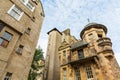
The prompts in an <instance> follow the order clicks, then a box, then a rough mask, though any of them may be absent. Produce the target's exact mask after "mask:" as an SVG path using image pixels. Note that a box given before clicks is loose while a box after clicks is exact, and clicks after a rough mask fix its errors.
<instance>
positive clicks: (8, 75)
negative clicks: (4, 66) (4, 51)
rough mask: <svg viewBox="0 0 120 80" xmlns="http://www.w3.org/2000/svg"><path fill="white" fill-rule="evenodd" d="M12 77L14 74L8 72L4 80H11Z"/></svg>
mask: <svg viewBox="0 0 120 80" xmlns="http://www.w3.org/2000/svg"><path fill="white" fill-rule="evenodd" d="M11 77H12V73H10V72H7V74H6V76H5V78H4V80H11Z"/></svg>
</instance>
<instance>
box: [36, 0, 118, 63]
mask: <svg viewBox="0 0 120 80" xmlns="http://www.w3.org/2000/svg"><path fill="white" fill-rule="evenodd" d="M41 1H42V4H43V7H44V12H45V19H44V22H43V26H42V30H41V33H40V39H39V41H38V45H40V46H41V48H42V49H43V51H44V52H45V53H46V49H47V42H48V35H47V32H48V31H50V30H51V29H53V28H55V27H56V28H57V29H58V30H60V31H63V30H65V29H67V28H70V29H71V34H72V35H74V36H75V37H76V38H77V39H80V37H79V34H80V32H81V30H82V29H83V28H84V26H85V25H87V24H88V21H87V19H88V18H89V20H90V22H96V23H100V24H103V25H105V26H106V27H107V28H108V34H107V36H108V37H109V38H111V40H112V43H113V46H112V47H113V50H114V52H115V56H116V58H117V60H118V63H119V64H120V0H41ZM44 55H45V54H44Z"/></svg>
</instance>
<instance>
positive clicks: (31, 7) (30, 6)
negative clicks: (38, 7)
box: [26, 2, 34, 11]
mask: <svg viewBox="0 0 120 80" xmlns="http://www.w3.org/2000/svg"><path fill="white" fill-rule="evenodd" d="M26 6H27V7H28V8H29V9H30V10H31V11H33V9H34V6H33V5H32V4H31V3H30V2H28V3H27V4H26Z"/></svg>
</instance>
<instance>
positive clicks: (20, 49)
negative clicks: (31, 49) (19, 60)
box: [17, 45, 23, 53]
mask: <svg viewBox="0 0 120 80" xmlns="http://www.w3.org/2000/svg"><path fill="white" fill-rule="evenodd" d="M22 50H23V46H22V45H20V46H19V47H18V50H17V52H18V53H22Z"/></svg>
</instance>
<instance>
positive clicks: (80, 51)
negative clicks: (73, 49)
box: [78, 49, 84, 59]
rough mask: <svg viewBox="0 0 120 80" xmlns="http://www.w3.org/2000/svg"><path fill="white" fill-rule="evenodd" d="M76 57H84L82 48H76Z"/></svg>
mask: <svg viewBox="0 0 120 80" xmlns="http://www.w3.org/2000/svg"><path fill="white" fill-rule="evenodd" d="M78 58H79V59H82V58H84V53H83V49H81V50H78Z"/></svg>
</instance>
